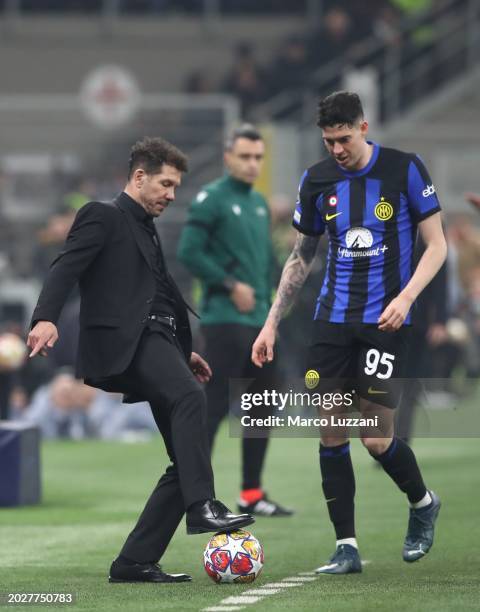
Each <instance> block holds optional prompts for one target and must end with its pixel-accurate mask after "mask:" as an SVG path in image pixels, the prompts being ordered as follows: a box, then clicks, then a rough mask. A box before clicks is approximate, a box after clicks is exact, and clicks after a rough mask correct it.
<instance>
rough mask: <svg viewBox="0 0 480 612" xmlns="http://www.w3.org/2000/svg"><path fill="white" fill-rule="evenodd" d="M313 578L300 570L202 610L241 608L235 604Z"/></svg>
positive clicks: (211, 611)
mask: <svg viewBox="0 0 480 612" xmlns="http://www.w3.org/2000/svg"><path fill="white" fill-rule="evenodd" d="M367 563H368V561H367ZM314 580H317V576H315V573H314V572H301V573H299V574H298V575H297V576H289V577H288V578H283V579H282V582H267V584H262V585H261V586H260V587H258V588H257V589H248V590H247V591H244V592H243V594H242V595H234V596H232V597H226V598H225V599H222V601H221V602H220V603H219V604H218V605H216V606H209V607H208V608H203V612H222V611H223V612H227V611H229V610H232V611H233V610H243V609H244V607H245V606H238V605H237V604H255V603H257V602H258V601H260V600H261V599H263V597H264V596H269V595H275V594H276V593H280V592H281V590H282V589H287V588H290V587H300V586H302V585H304V584H305V583H307V582H313V581H314Z"/></svg>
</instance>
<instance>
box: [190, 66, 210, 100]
mask: <svg viewBox="0 0 480 612" xmlns="http://www.w3.org/2000/svg"><path fill="white" fill-rule="evenodd" d="M184 90H185V91H186V92H187V93H193V94H209V93H212V92H213V91H215V87H214V85H213V83H212V79H211V77H210V74H209V73H208V72H207V71H206V70H202V69H201V68H200V69H198V70H194V71H193V72H191V73H190V74H189V75H188V76H187V78H186V79H185V85H184Z"/></svg>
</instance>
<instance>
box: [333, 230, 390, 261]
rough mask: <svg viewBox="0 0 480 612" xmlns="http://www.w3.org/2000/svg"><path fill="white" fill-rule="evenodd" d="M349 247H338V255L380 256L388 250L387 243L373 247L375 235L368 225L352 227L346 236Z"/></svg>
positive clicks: (348, 256) (353, 256)
mask: <svg viewBox="0 0 480 612" xmlns="http://www.w3.org/2000/svg"><path fill="white" fill-rule="evenodd" d="M345 242H346V245H347V247H346V248H345V247H338V251H337V254H338V257H340V258H355V257H378V256H379V255H382V254H383V253H385V251H387V250H388V247H387V246H386V245H385V244H382V245H379V246H376V247H374V248H372V245H373V235H372V232H371V231H370V230H369V229H367V228H366V227H352V228H350V229H349V230H348V232H347V234H346V236H345Z"/></svg>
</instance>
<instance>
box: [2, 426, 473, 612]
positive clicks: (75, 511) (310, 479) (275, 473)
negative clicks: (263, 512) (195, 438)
mask: <svg viewBox="0 0 480 612" xmlns="http://www.w3.org/2000/svg"><path fill="white" fill-rule="evenodd" d="M352 447H353V459H354V465H355V468H356V478H357V498H356V507H357V534H358V540H359V545H360V552H361V555H362V558H363V559H364V560H368V561H369V562H370V563H369V564H368V565H366V566H365V568H364V572H363V573H362V574H359V575H352V576H343V577H341V576H320V577H319V578H318V579H316V580H315V581H314V582H311V583H308V584H305V585H302V586H299V587H298V588H290V589H284V590H283V591H282V592H281V593H278V594H276V595H271V596H268V597H265V598H264V599H262V600H260V601H259V602H257V603H256V604H253V605H249V606H246V607H245V608H244V609H245V610H248V609H251V610H255V612H262V611H266V610H274V609H275V610H279V609H285V610H295V611H303V610H309V611H310V610H314V609H319V610H325V611H329V612H330V611H335V612H336V611H343V610H345V611H348V612H356V611H358V610H365V611H367V610H368V611H370V610H378V611H381V612H383V611H387V612H390V611H396V610H398V611H400V610H401V611H405V610H421V611H422V612H428V611H430V610H431V611H435V612H441V611H443V610H462V611H463V610H480V546H479V545H480V527H479V518H478V516H479V507H480V487H479V484H480V477H479V464H480V445H479V440H478V439H437V440H433V439H419V440H417V441H416V442H415V445H414V448H415V450H416V452H417V455H418V458H419V461H420V464H421V466H422V469H423V472H424V476H425V479H426V481H427V483H428V485H429V486H430V487H431V488H433V489H434V490H435V491H437V492H438V493H439V495H440V496H441V498H442V501H443V507H442V510H441V513H440V517H439V520H438V523H437V537H436V541H435V545H434V547H433V549H432V551H431V552H430V554H429V555H428V556H427V557H426V558H425V559H424V560H422V561H420V562H418V563H415V564H411V565H408V564H406V563H404V562H403V561H402V559H401V548H402V542H403V538H404V535H405V529H406V522H407V504H406V502H405V500H404V498H403V496H402V494H401V493H399V492H398V491H397V489H396V487H395V486H394V485H393V483H392V482H391V481H390V480H389V478H388V477H387V476H386V475H385V474H384V473H383V472H382V470H380V469H376V468H375V467H374V465H373V461H372V460H371V459H370V458H369V456H368V455H367V453H366V451H365V450H364V449H363V448H361V445H360V443H359V441H358V440H355V441H354V442H353V443H352ZM239 455H240V453H239V440H237V439H230V438H229V437H228V435H227V431H226V428H224V429H223V430H222V432H221V435H220V437H219V440H218V444H217V447H216V452H215V460H214V466H215V474H216V488H217V495H218V497H219V498H220V499H222V500H223V501H224V502H225V503H227V504H229V505H230V506H231V507H234V503H235V499H236V495H237V487H238V481H239ZM42 462H43V484H44V500H43V504H42V505H41V506H39V507H26V508H17V509H0V592H1V593H6V592H9V591H15V592H50V593H51V592H66V591H73V592H75V593H76V596H77V603H76V604H75V605H74V606H73V607H70V609H74V610H76V611H80V610H82V611H83V610H89V611H90V610H99V611H100V610H101V611H102V612H107V611H110V610H128V611H130V610H132V611H142V610H152V611H153V610H156V611H158V610H179V611H182V610H201V609H203V608H205V607H208V606H215V605H218V604H219V602H220V601H221V600H222V599H224V598H226V597H229V596H233V595H240V594H241V593H242V592H243V591H246V590H248V589H251V588H256V587H260V586H261V585H263V584H266V583H268V582H273V581H279V580H281V579H283V578H285V577H287V576H292V575H295V574H298V573H299V572H308V571H311V570H313V569H314V568H315V567H317V566H318V565H320V564H322V563H323V562H324V561H325V560H326V559H327V558H328V557H329V556H330V554H331V553H332V551H333V547H334V539H333V535H332V531H331V527H330V523H329V521H328V517H327V513H326V509H325V504H324V502H323V498H322V495H321V485H320V476H319V469H318V442H317V441H316V440H314V439H278V438H277V439H273V440H272V441H271V447H270V452H269V455H268V463H267V467H266V474H265V485H266V488H267V490H268V492H269V493H270V494H271V496H272V497H273V498H275V499H278V500H279V501H281V502H282V503H285V504H287V505H290V506H292V507H294V508H295V509H296V510H297V513H296V514H295V516H294V517H293V518H285V519H258V520H257V523H256V525H254V526H253V528H252V531H253V533H254V534H255V535H256V536H257V537H258V538H259V539H260V541H261V542H262V544H263V545H264V548H265V553H266V561H265V567H264V572H263V574H262V576H261V577H260V578H259V579H258V580H257V582H256V583H255V584H254V585H216V584H214V583H213V582H211V580H210V579H209V578H208V576H207V575H206V574H205V572H204V569H203V566H202V551H203V547H204V545H205V544H206V542H207V540H208V536H207V535H203V536H188V537H187V536H186V534H185V524H184V523H182V524H181V526H180V528H179V530H178V532H177V534H176V536H175V538H174V540H173V542H172V544H171V546H170V549H169V550H168V552H167V554H166V556H165V558H164V560H163V565H164V568H165V569H166V570H167V571H172V572H181V571H184V572H189V573H191V574H192V575H193V578H194V581H193V582H192V583H187V584H183V585H115V584H108V583H107V573H108V567H109V564H110V562H111V560H112V558H113V557H114V555H115V554H116V553H117V551H118V550H119V548H120V546H121V544H122V542H123V540H124V538H125V537H126V535H127V534H128V532H129V530H130V528H131V527H132V526H133V524H134V521H135V519H136V517H137V515H138V513H139V511H140V509H141V507H142V504H143V502H144V501H145V500H146V498H147V495H148V494H149V492H150V490H151V489H152V488H153V486H154V483H155V482H156V479H157V478H158V476H159V475H160V473H161V471H162V469H163V468H164V467H165V465H166V456H165V453H164V450H163V445H162V443H161V440H160V439H156V440H153V441H151V442H148V443H143V444H130V445H129V444H121V443H100V442H96V441H88V442H77V443H64V442H50V443H46V444H44V445H43V449H42ZM0 469H1V466H0ZM5 607H6V606H5ZM8 607H10V608H11V607H13V606H8ZM21 607H22V609H25V608H28V609H32V607H31V606H21ZM47 608H48V609H55V610H56V609H60V606H53V605H49V606H47ZM63 609H65V607H63ZM67 609H68V607H67Z"/></svg>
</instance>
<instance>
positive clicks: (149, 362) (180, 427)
mask: <svg viewBox="0 0 480 612" xmlns="http://www.w3.org/2000/svg"><path fill="white" fill-rule="evenodd" d="M112 382H114V383H115V386H116V387H117V388H118V390H119V391H121V392H123V393H137V394H140V393H141V394H142V395H143V397H146V398H147V400H148V402H149V403H150V406H151V408H152V413H153V416H154V418H155V422H156V424H157V426H158V429H159V430H160V433H161V434H162V436H163V439H164V442H165V446H166V449H167V452H168V456H169V458H170V461H171V462H172V463H171V465H169V466H168V467H167V469H166V471H165V473H164V474H163V476H162V477H161V478H160V480H159V481H158V483H157V485H156V487H155V488H154V490H153V492H152V494H151V495H150V498H149V499H148V501H147V503H146V505H145V508H144V510H143V512H142V514H141V515H140V517H139V519H138V521H137V524H136V525H135V527H134V529H133V530H132V532H131V533H130V535H129V536H128V538H127V540H126V542H125V544H124V546H123V548H122V550H121V554H122V555H124V556H125V557H128V558H129V559H132V560H134V561H137V562H139V563H147V562H156V561H158V560H159V559H160V558H161V556H162V555H163V553H164V552H165V549H166V548H167V546H168V543H169V542H170V540H171V538H172V536H173V534H174V533H175V530H176V528H177V526H178V524H179V523H180V521H181V519H182V517H183V515H184V513H185V510H186V509H187V508H188V507H189V506H190V505H191V504H193V503H194V502H197V501H201V500H204V499H211V498H214V497H215V491H214V485H213V472H212V467H211V463H210V449H209V442H208V436H207V412H206V410H207V407H206V398H205V393H204V391H203V389H202V387H201V385H200V384H199V383H198V382H197V380H196V379H195V377H194V375H193V374H192V372H191V370H190V368H189V366H188V364H187V362H186V360H185V356H184V354H183V353H182V351H181V348H180V345H179V343H178V340H177V338H176V337H175V336H174V335H173V333H172V331H171V330H170V328H168V327H166V326H165V325H163V324H161V323H156V322H153V321H152V322H151V324H150V325H149V327H148V328H147V329H146V330H145V332H144V334H143V336H142V338H141V340H140V343H139V346H138V349H137V351H136V353H135V355H134V358H133V360H132V363H131V364H130V366H129V367H128V369H127V370H126V371H125V372H124V373H123V374H121V375H119V376H116V377H111V378H110V379H109V384H110V383H112ZM153 465H156V461H154V462H153Z"/></svg>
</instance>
